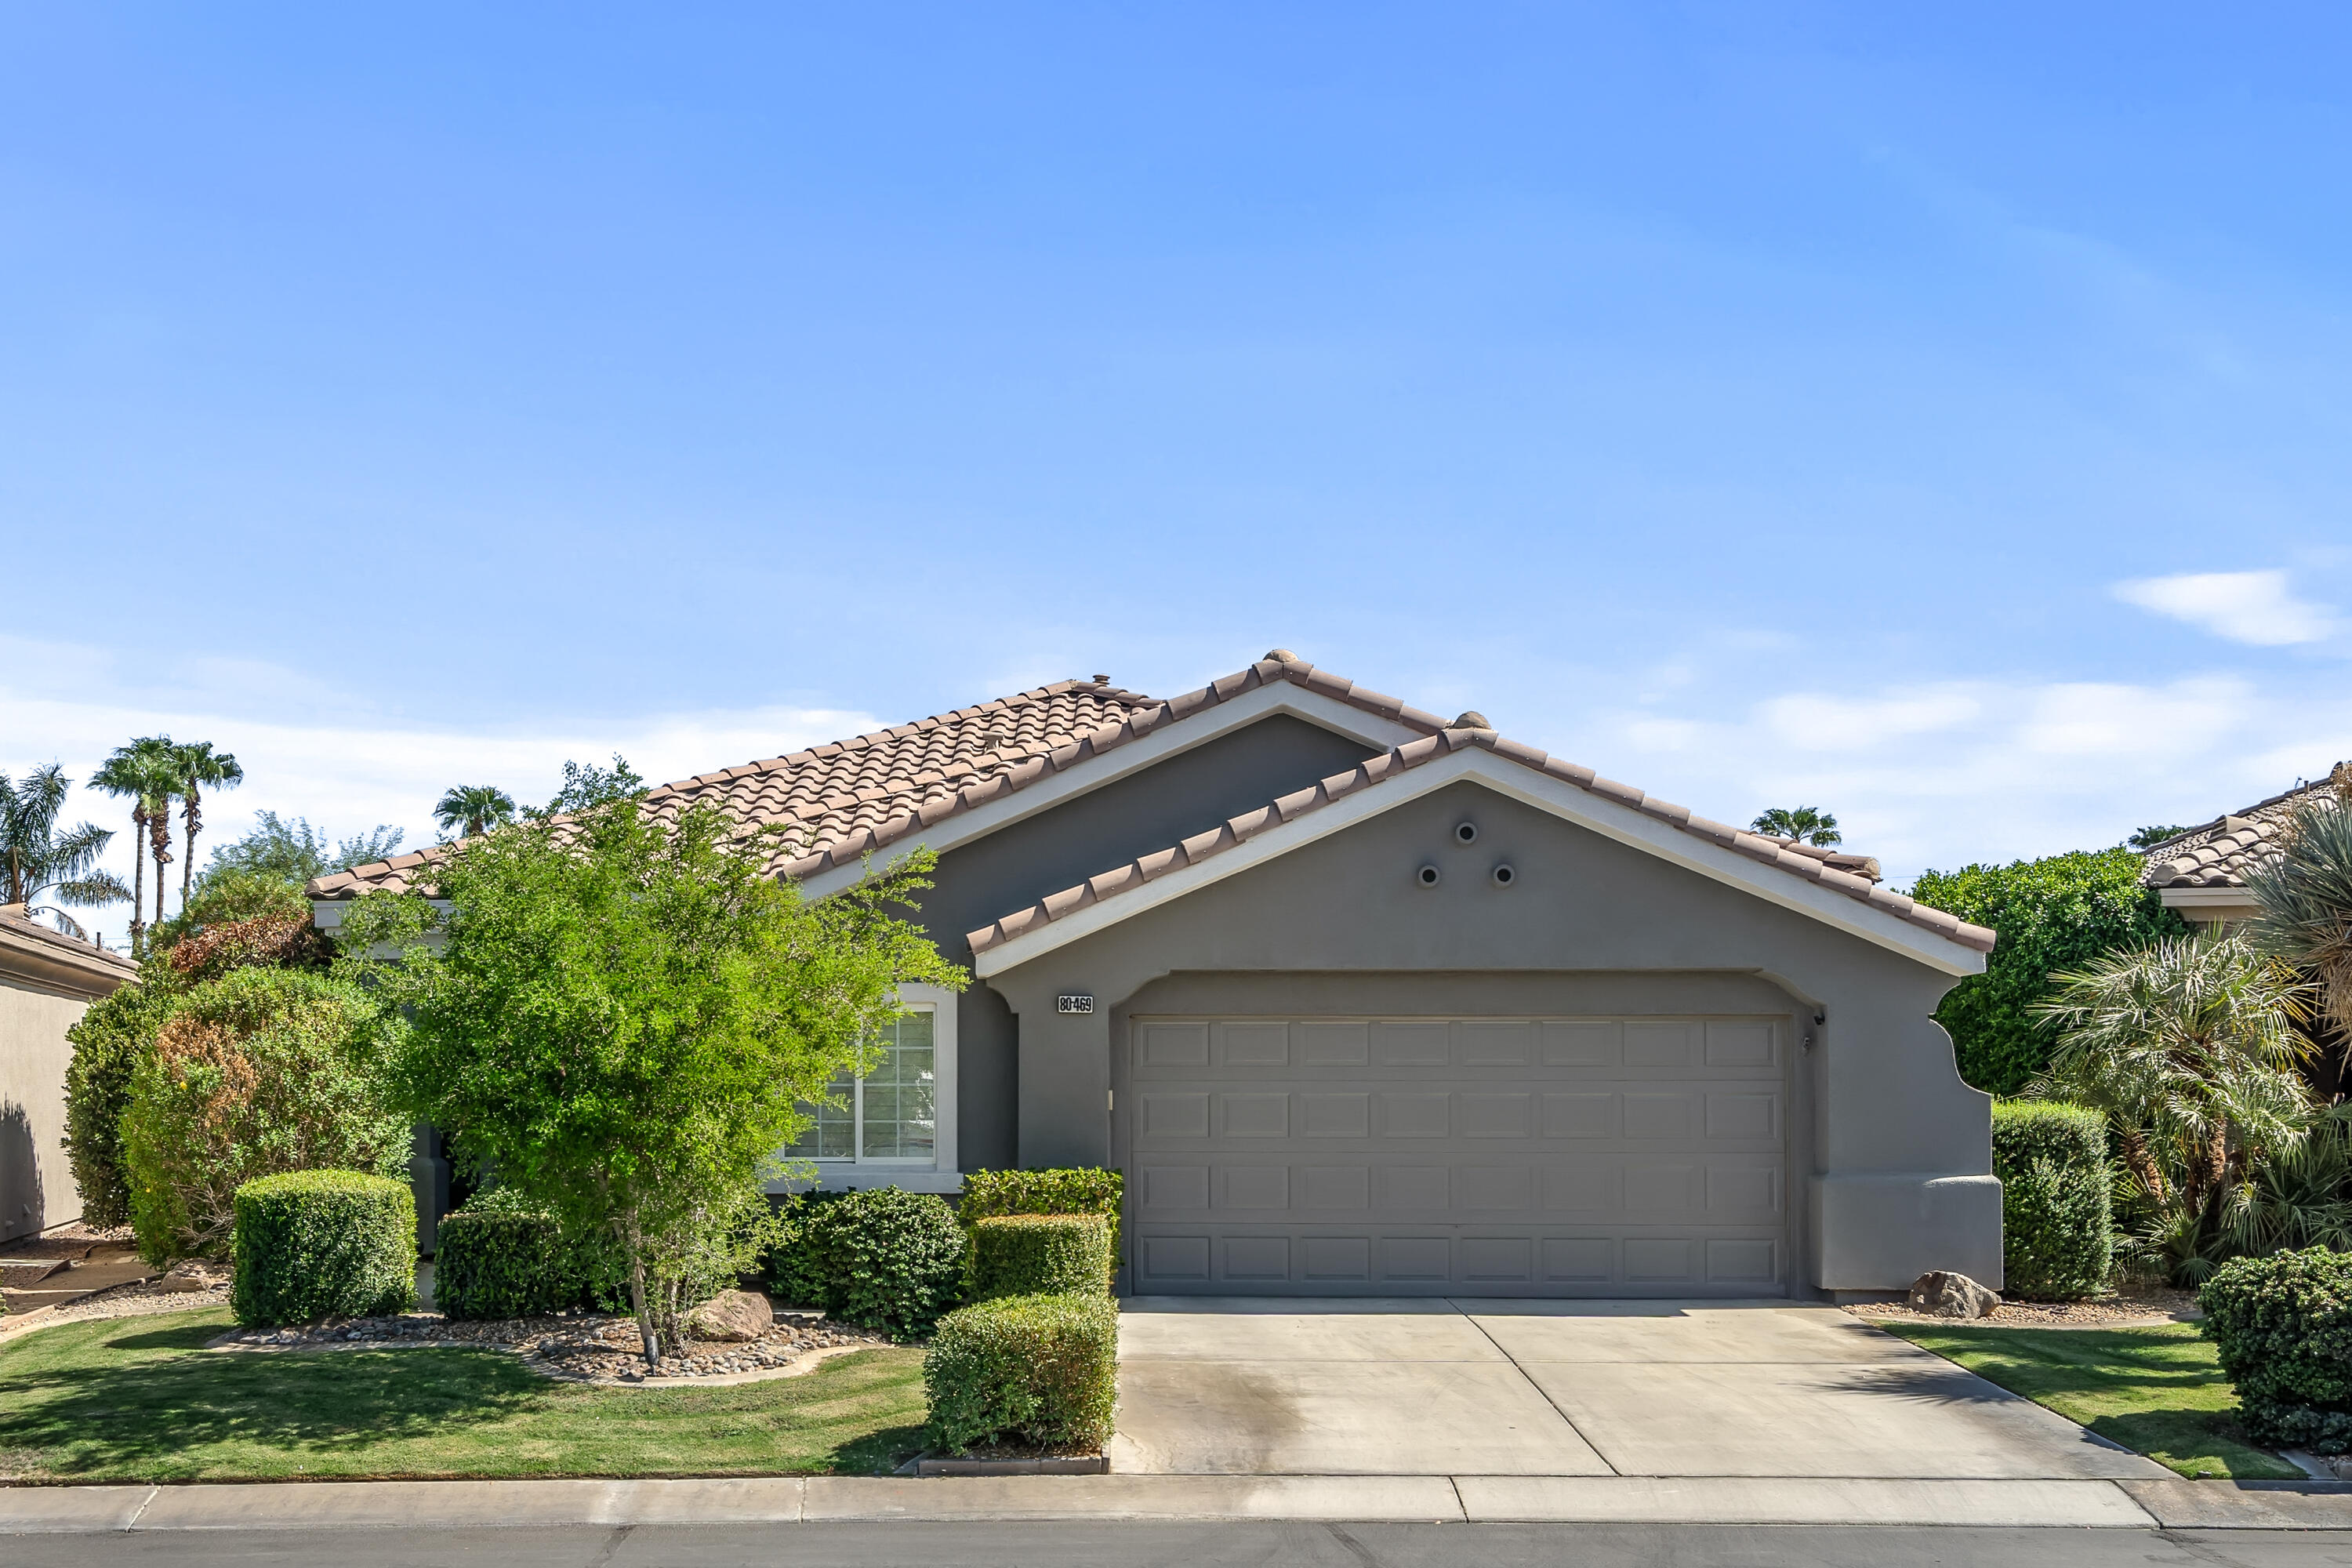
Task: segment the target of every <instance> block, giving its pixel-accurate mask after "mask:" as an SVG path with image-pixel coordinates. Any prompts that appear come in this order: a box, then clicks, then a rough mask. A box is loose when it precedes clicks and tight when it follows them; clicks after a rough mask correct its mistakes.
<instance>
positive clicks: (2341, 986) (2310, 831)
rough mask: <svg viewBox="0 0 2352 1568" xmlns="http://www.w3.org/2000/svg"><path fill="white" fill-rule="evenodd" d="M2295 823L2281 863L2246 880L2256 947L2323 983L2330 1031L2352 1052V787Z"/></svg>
mask: <svg viewBox="0 0 2352 1568" xmlns="http://www.w3.org/2000/svg"><path fill="white" fill-rule="evenodd" d="M2338 778H2339V780H2341V781H2342V782H2340V783H2339V784H2338V785H2337V791H2338V793H2337V794H2336V795H2334V796H2332V797H2322V798H2321V799H2319V800H2316V801H2312V802H2308V803H2306V804H2305V805H2304V806H2303V807H2302V808H2301V809H2299V810H2298V811H2296V813H2295V814H2294V816H2293V817H2291V818H2290V819H2289V820H2288V824H2287V829H2286V831H2285V833H2284V834H2283V835H2282V836H2281V842H2280V846H2279V850H2278V853H2277V854H2276V855H2274V856H2273V857H2272V858H2269V859H2267V860H2265V861H2263V863H2262V864H2260V865H2258V866H2256V867H2255V868H2253V869H2252V871H2250V872H2248V873H2247V875H2246V889H2247V890H2248V891H2249V892H2251V893H2252V894H2253V896H2254V902H2255V903H2256V904H2258V905H2260V906H2261V908H2262V913H2261V914H2260V915H2259V916H2258V917H2256V919H2255V921H2254V922H2253V926H2252V933H2251V934H2252V938H2253V942H2254V944H2255V945H2256V946H2257V947H2259V948H2261V949H2262V950H2263V952H2269V953H2272V954H2273V955H2275V956H2276V957H2279V958H2282V959H2284V960H2285V961H2286V962H2287V963H2292V964H2294V966H2295V967H2296V968H2298V969H2301V970H2303V971H2304V972H2305V973H2307V974H2309V975H2310V976H2311V977H2312V978H2313V979H2314V980H2315V981H2316V982H2317V983H2318V986H2319V1003H2320V1006H2319V1012H2320V1016H2321V1018H2322V1019H2323V1020H2324V1021H2325V1023H2326V1026H2329V1027H2332V1028H2333V1029H2335V1031H2336V1036H2337V1037H2338V1038H2339V1039H2340V1040H2342V1041H2344V1042H2345V1045H2346V1047H2347V1049H2352V799H2347V792H2352V779H2346V778H2344V775H2343V774H2342V773H2341V772H2339V773H2338Z"/></svg>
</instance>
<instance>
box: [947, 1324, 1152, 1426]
mask: <svg viewBox="0 0 2352 1568" xmlns="http://www.w3.org/2000/svg"><path fill="white" fill-rule="evenodd" d="M923 1391H924V1393H925V1394H928V1395H929V1399H930V1406H931V1423H930V1430H931V1437H932V1440H933V1441H934V1442H936V1443H938V1444H939V1445H940V1447H945V1448H947V1449H949V1450H950V1451H952V1452H962V1451H965V1450H968V1449H970V1448H972V1447H976V1446H978V1445H980V1444H983V1443H1019V1444H1024V1445H1032V1446H1034V1447H1041V1448H1066V1447H1085V1448H1096V1447H1101V1446H1102V1445H1103V1444H1104V1443H1105V1442H1107V1441H1108V1440H1109V1437H1110V1434H1111V1419H1112V1415H1113V1414H1114V1412H1115V1409H1116V1406H1117V1405H1118V1303H1117V1302H1115V1301H1113V1300H1111V1299H1110V1298H1109V1297H1108V1296H1107V1295H1100V1294H1095V1295H1085V1296H1003V1297H999V1298H997V1299H996V1300H992V1301H982V1302H981V1303H979V1304H978V1305H976V1306H971V1307H966V1308H964V1309H963V1310H961V1311H960V1312H950V1313H949V1314H948V1315H947V1316H946V1317H944V1318H942V1319H940V1325H939V1331H938V1332H937V1333H936V1334H935V1335H934V1336H933V1337H932V1340H931V1348H930V1350H929V1352H926V1353H925V1355H924V1357H923Z"/></svg>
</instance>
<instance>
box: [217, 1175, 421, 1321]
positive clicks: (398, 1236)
mask: <svg viewBox="0 0 2352 1568" xmlns="http://www.w3.org/2000/svg"><path fill="white" fill-rule="evenodd" d="M233 1248H234V1254H235V1257H236V1280H235V1283H234V1284H233V1285H232V1286H231V1287H230V1289H229V1306H230V1308H231V1310H234V1311H235V1312H236V1321H238V1322H240V1323H244V1324H246V1325H247V1326H248V1327H268V1326H274V1325H277V1324H281V1323H308V1322H315V1321H319V1320H320V1319H322V1318H365V1317H373V1316H375V1315H378V1314H380V1313H385V1312H404V1311H406V1310H408V1309H409V1308H411V1307H413V1306H415V1304H416V1200H415V1195H414V1194H411V1193H410V1192H409V1190H408V1185H407V1184H406V1183H404V1182H395V1181H393V1180H391V1179H390V1178H389V1177H385V1176H372V1175H367V1174H364V1173H361V1172H358V1171H289V1172H287V1173H283V1174H281V1175H275V1176H261V1177H257V1178H256V1179H255V1180H253V1181H250V1182H247V1183H246V1184H244V1185H243V1186H241V1187H239V1188H237V1189H236V1233H235V1241H234V1243H233Z"/></svg>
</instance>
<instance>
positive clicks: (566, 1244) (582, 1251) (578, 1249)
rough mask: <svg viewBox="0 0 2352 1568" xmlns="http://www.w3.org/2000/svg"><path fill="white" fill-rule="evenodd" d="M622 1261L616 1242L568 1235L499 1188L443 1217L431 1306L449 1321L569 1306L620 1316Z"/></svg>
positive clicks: (530, 1314) (624, 1288)
mask: <svg viewBox="0 0 2352 1568" xmlns="http://www.w3.org/2000/svg"><path fill="white" fill-rule="evenodd" d="M628 1295H629V1290H628V1264H627V1260H626V1259H625V1258H624V1257H623V1256H622V1255H621V1250H620V1247H619V1246H618V1245H617V1244H616V1243H613V1242H607V1241H603V1240H601V1239H599V1238H595V1237H585V1238H583V1237H572V1236H567V1235H565V1234H564V1233H563V1231H562V1227H561V1226H559V1225H558V1224H557V1223H556V1220H555V1218H554V1216H553V1215H548V1214H543V1213H541V1211H539V1210H538V1209H535V1208H533V1207H531V1206H530V1203H529V1202H528V1201H527V1200H525V1199H523V1198H521V1197H520V1196H518V1195H517V1194H514V1193H513V1192H512V1191H511V1190H510V1189H509V1188H505V1187H492V1188H490V1189H489V1190H488V1191H487V1192H482V1193H478V1194H475V1195H474V1196H473V1197H472V1198H470V1199H468V1200H467V1204H466V1206H465V1207H464V1208H461V1209H458V1210H457V1211H456V1212H455V1213H452V1214H447V1215H443V1216H442V1218H441V1234H440V1237H439V1245H438V1249H437V1250H436V1252H435V1254H434V1257H433V1301H434V1304H435V1305H436V1306H437V1307H438V1308H440V1309H441V1311H442V1312H443V1314H444V1315H446V1316H447V1317H451V1318H467V1319H479V1318H536V1317H543V1316H545V1315H546V1314H548V1313H550V1312H563V1311H570V1310H573V1309H574V1308H586V1309H593V1310H600V1311H625V1310H627V1304H628Z"/></svg>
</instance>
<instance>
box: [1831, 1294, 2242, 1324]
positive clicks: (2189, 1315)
mask: <svg viewBox="0 0 2352 1568" xmlns="http://www.w3.org/2000/svg"><path fill="white" fill-rule="evenodd" d="M1846 1310H1847V1311H1849V1312H1851V1313H1853V1315H1854V1316H1855V1317H1857V1318H1900V1319H1903V1320H1905V1321H1910V1322H1920V1323H1957V1324H1967V1323H1971V1322H1973V1323H1979V1324H1990V1325H1991V1326H1992V1327H1994V1328H1997V1329H2112V1328H2121V1327H2125V1326H2126V1325H2131V1324H2147V1323H2167V1322H2172V1323H2178V1322H2193V1321H2196V1320H2197V1319H2199V1318H2201V1317H2203V1316H2204V1315H2205V1314H2204V1312H2203V1311H2202V1310H2200V1308H2199V1307H2198V1305H2197V1293H2196V1292H2195V1291H2194V1290H2176V1289H2172V1288H2171V1287H2169V1286H2164V1285H2152V1286H2139V1287H2136V1288H2134V1289H2131V1290H2128V1291H2119V1292H2116V1293H2115V1294H2112V1295H2106V1296H2100V1297H2097V1298H2095V1299H2094V1300H2088V1301H2003V1302H2002V1303H2001V1304H2000V1306H1998V1307H1995V1308H1994V1309H1993V1310H1992V1316H1990V1317H1989V1318H1939V1317H1937V1315H1936V1314H1935V1313H1933V1312H1920V1311H1915V1310H1912V1309H1911V1308H1910V1307H1908V1306H1906V1304H1904V1303H1903V1302H1901V1301H1858V1302H1855V1303H1854V1304H1853V1305H1852V1306H1849V1307H1847V1308H1846Z"/></svg>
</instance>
